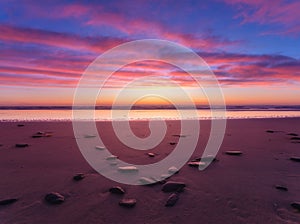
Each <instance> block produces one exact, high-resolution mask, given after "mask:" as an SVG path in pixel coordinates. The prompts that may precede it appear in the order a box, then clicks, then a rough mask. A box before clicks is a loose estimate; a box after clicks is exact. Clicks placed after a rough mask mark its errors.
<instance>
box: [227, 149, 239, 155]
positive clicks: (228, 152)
mask: <svg viewBox="0 0 300 224" xmlns="http://www.w3.org/2000/svg"><path fill="white" fill-rule="evenodd" d="M225 153H226V154H227V155H231V156H239V155H242V154H243V152H242V151H236V150H230V151H226V152H225Z"/></svg>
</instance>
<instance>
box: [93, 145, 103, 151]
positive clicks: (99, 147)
mask: <svg viewBox="0 0 300 224" xmlns="http://www.w3.org/2000/svg"><path fill="white" fill-rule="evenodd" d="M95 148H96V149H99V150H104V149H105V147H104V146H99V145H97V146H96V147H95Z"/></svg>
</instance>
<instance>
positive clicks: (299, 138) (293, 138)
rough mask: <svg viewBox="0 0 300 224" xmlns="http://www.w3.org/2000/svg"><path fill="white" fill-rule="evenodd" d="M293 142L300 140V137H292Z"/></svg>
mask: <svg viewBox="0 0 300 224" xmlns="http://www.w3.org/2000/svg"><path fill="white" fill-rule="evenodd" d="M290 139H291V140H300V137H292V138H290Z"/></svg>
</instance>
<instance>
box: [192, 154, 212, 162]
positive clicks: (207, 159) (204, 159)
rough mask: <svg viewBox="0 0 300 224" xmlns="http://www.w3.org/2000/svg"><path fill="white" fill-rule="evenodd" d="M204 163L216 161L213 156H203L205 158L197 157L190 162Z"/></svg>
mask: <svg viewBox="0 0 300 224" xmlns="http://www.w3.org/2000/svg"><path fill="white" fill-rule="evenodd" d="M201 160H202V161H204V162H207V161H213V162H215V161H218V160H217V158H215V157H214V156H213V155H208V156H205V157H198V158H195V159H193V160H192V161H191V162H196V161H201Z"/></svg>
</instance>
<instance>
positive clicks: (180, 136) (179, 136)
mask: <svg viewBox="0 0 300 224" xmlns="http://www.w3.org/2000/svg"><path fill="white" fill-rule="evenodd" d="M173 136H174V137H178V138H184V137H186V135H173Z"/></svg>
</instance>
